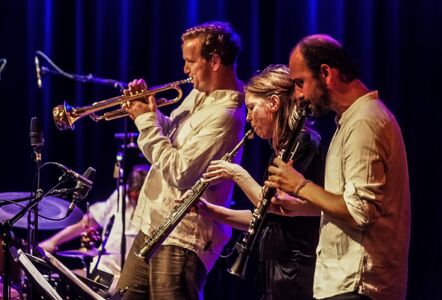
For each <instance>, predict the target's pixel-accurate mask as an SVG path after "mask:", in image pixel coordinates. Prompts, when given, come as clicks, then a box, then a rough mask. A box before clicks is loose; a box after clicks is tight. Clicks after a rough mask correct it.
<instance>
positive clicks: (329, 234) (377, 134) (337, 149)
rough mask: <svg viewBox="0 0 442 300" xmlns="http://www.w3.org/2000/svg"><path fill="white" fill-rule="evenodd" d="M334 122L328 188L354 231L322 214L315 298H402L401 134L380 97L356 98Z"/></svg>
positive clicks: (406, 214)
mask: <svg viewBox="0 0 442 300" xmlns="http://www.w3.org/2000/svg"><path fill="white" fill-rule="evenodd" d="M337 123H338V124H337V125H338V127H337V130H336V132H335V135H334V137H333V139H332V142H331V144H330V148H329V150H328V153H327V161H326V174H325V189H326V190H327V191H329V192H331V193H335V194H340V195H343V197H344V201H345V203H346V205H347V208H348V210H349V212H350V214H351V215H352V217H353V218H354V219H355V221H356V222H357V224H358V228H351V227H349V226H348V224H345V223H343V222H340V221H339V220H336V219H334V218H333V217H331V216H329V215H327V214H324V213H323V214H322V219H321V231H320V240H319V244H318V248H317V262H316V270H315V280H314V295H315V297H316V298H318V299H321V298H325V297H330V296H333V295H336V294H341V293H345V292H352V291H357V292H359V293H361V294H364V295H367V296H369V297H371V298H373V299H382V300H385V299H391V300H395V299H405V294H406V287H407V262H408V246H409V237H410V192H409V182H408V168H407V157H406V153H405V147H404V143H403V140H402V135H401V131H400V128H399V126H398V124H397V122H396V120H395V118H394V116H393V115H392V114H391V112H390V111H389V110H388V109H387V108H386V107H385V106H384V104H383V103H382V102H381V101H380V100H378V94H377V92H371V93H368V94H366V95H364V96H362V97H360V98H359V99H358V100H357V101H356V102H354V103H353V104H352V105H351V106H350V107H349V108H348V109H347V110H346V111H345V112H344V113H343V114H342V116H341V118H340V119H339V120H338V122H337Z"/></svg>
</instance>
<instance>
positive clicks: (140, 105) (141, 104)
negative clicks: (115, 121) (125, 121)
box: [122, 79, 157, 120]
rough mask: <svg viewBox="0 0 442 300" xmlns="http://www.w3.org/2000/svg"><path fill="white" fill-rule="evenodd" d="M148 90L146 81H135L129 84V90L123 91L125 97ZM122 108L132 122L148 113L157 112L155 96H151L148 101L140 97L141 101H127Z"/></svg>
mask: <svg viewBox="0 0 442 300" xmlns="http://www.w3.org/2000/svg"><path fill="white" fill-rule="evenodd" d="M146 90H147V84H146V82H145V81H144V79H134V80H132V81H131V82H130V83H129V84H128V88H127V89H125V90H124V91H123V94H124V95H125V96H132V95H136V94H137V93H140V92H142V91H146ZM122 107H123V109H125V110H126V111H127V113H128V114H129V116H130V118H131V119H132V120H135V119H136V118H137V117H138V116H139V115H142V114H144V113H146V112H155V111H156V110H157V104H156V101H155V97H154V96H149V97H147V99H146V97H140V98H139V99H135V100H131V101H126V103H124V104H123V105H122Z"/></svg>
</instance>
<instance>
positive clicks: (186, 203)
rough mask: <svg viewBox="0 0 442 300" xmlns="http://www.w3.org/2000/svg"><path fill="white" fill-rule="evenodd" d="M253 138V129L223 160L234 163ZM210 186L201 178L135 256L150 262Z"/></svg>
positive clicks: (154, 230)
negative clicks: (247, 141) (240, 150)
mask: <svg viewBox="0 0 442 300" xmlns="http://www.w3.org/2000/svg"><path fill="white" fill-rule="evenodd" d="M252 137H253V129H250V130H249V131H247V133H246V134H245V135H244V137H243V138H242V139H241V141H240V142H239V143H238V144H237V145H236V146H235V148H233V150H232V151H231V152H229V153H226V154H225V155H224V156H223V157H222V160H225V161H228V162H230V161H232V159H233V158H234V157H235V154H236V153H237V152H238V151H239V149H240V148H241V146H242V145H243V144H244V143H245V142H246V140H249V139H251V138H252ZM208 186H209V183H207V182H205V181H204V179H203V178H200V179H199V180H198V181H197V182H196V183H195V184H194V185H193V186H192V188H191V189H190V193H189V194H188V195H187V196H186V197H184V199H183V201H182V203H180V204H178V205H176V206H175V207H174V208H173V209H172V212H171V213H170V214H169V215H168V216H167V217H166V219H165V220H164V222H163V223H162V224H161V225H160V226H159V227H156V228H155V229H153V230H152V232H151V233H150V234H149V236H148V237H147V238H146V240H145V242H144V244H143V247H142V248H141V249H140V251H139V252H135V255H136V256H137V257H139V258H141V259H143V260H144V261H148V260H149V259H150V257H152V255H153V254H154V253H155V252H156V251H157V250H158V248H159V247H160V246H161V245H162V244H163V242H164V241H165V240H166V238H167V237H168V236H169V235H170V233H171V232H172V231H173V230H174V229H175V227H176V226H177V225H178V223H179V222H180V221H181V220H182V219H183V218H184V216H185V215H186V213H187V212H188V211H189V210H190V208H191V207H192V206H193V205H194V204H195V203H196V202H197V201H198V200H199V198H200V197H201V195H202V194H203V193H204V191H205V190H206V189H207V187H208Z"/></svg>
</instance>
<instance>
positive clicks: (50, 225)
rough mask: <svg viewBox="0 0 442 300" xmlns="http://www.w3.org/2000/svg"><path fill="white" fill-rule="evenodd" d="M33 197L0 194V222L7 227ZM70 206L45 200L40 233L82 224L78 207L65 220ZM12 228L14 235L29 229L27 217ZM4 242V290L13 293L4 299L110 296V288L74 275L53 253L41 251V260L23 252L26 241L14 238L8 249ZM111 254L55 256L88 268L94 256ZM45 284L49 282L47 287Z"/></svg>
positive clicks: (0, 258)
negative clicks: (80, 262) (30, 293)
mask: <svg viewBox="0 0 442 300" xmlns="http://www.w3.org/2000/svg"><path fill="white" fill-rule="evenodd" d="M30 195H31V193H29V192H7V193H0V223H2V224H3V223H4V222H5V221H7V220H10V219H11V218H13V217H14V216H15V215H16V214H17V213H18V212H19V211H20V210H21V209H22V208H23V207H24V206H25V205H26V202H27V201H29V200H27V201H23V199H29V198H30ZM69 205H70V203H69V202H68V201H66V200H64V199H62V198H58V197H54V196H48V197H43V199H42V200H41V201H40V202H39V206H38V228H39V230H58V229H62V228H65V227H67V226H69V225H72V224H75V223H77V222H79V221H80V220H81V219H82V217H83V213H82V211H81V210H80V209H79V208H77V207H76V208H74V210H73V211H72V213H70V214H69V215H68V216H67V217H66V218H64V217H65V216H66V211H67V210H68V207H69ZM12 227H13V228H12V229H13V230H12V231H13V232H14V231H19V230H21V229H27V227H28V220H27V216H26V215H24V216H22V217H21V218H20V219H18V220H17V221H16V222H15V223H14V224H13V226H12ZM0 241H1V242H2V245H3V249H2V251H0V274H2V280H1V281H0V288H1V291H3V287H4V286H9V294H7V296H6V297H5V296H4V294H3V293H0V299H2V300H3V299H5V298H7V299H12V300H14V299H34V298H35V299H36V298H42V299H105V297H103V296H101V295H106V291H107V289H108V286H106V285H103V284H101V283H98V282H94V281H92V280H90V279H88V278H87V277H83V276H79V275H72V274H73V273H72V272H71V271H70V270H69V269H68V268H67V267H65V266H64V265H63V264H62V263H61V262H59V261H58V260H57V259H56V258H55V257H54V256H52V255H51V254H50V253H48V252H46V251H44V250H42V249H39V250H40V251H37V252H39V253H38V254H39V256H41V257H42V258H39V257H38V256H34V255H30V254H27V253H24V252H23V251H22V250H21V249H20V248H21V247H23V248H25V247H26V243H25V242H24V241H23V240H19V239H18V238H14V237H12V238H11V239H10V242H9V243H7V244H8V246H7V247H8V249H7V248H6V247H5V245H6V243H5V240H4V239H3V238H1V239H0ZM6 251H8V253H7V254H8V255H6ZM10 253H11V254H10ZM33 254H35V253H33ZM109 254H110V253H109V252H103V251H99V250H98V249H97V248H94V247H93V248H90V249H87V248H85V247H82V248H80V249H75V250H65V251H59V252H56V253H55V256H57V257H61V258H62V257H74V258H79V259H80V260H82V261H83V263H84V265H86V266H87V268H88V266H89V264H90V262H91V261H92V259H93V258H94V257H97V256H99V255H100V256H101V255H109ZM11 258H12V259H11ZM88 269H89V268H88ZM3 278H7V279H6V280H8V284H6V283H5V282H3ZM42 281H46V282H45V283H44V284H43V283H42ZM30 285H31V286H32V288H33V289H34V287H36V286H37V287H38V288H37V289H36V291H33V292H32V296H29V295H28V292H27V288H28V287H29V286H30ZM35 294H37V296H36V295H35ZM72 295H75V296H72Z"/></svg>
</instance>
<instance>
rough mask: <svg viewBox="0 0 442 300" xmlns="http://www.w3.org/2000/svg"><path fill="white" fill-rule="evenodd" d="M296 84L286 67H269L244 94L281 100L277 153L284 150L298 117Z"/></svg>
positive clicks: (275, 143)
mask: <svg viewBox="0 0 442 300" xmlns="http://www.w3.org/2000/svg"><path fill="white" fill-rule="evenodd" d="M293 90H294V84H293V80H292V77H291V75H290V71H289V69H288V67H287V66H286V65H282V64H277V65H269V66H268V67H267V68H265V69H264V70H263V71H261V72H259V73H258V74H256V75H254V76H253V77H252V78H250V80H249V82H248V83H247V85H246V86H245V87H244V92H245V93H246V94H247V93H248V94H252V95H253V96H255V97H260V98H264V99H267V100H269V99H270V97H271V96H272V95H277V96H278V97H279V99H280V106H279V110H278V111H277V112H276V115H275V128H274V129H273V135H272V147H273V149H274V150H275V151H280V150H281V149H283V148H284V147H285V146H286V144H287V142H288V138H289V135H290V132H291V129H292V128H293V125H294V122H295V117H296V103H295V101H294V99H293Z"/></svg>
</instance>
